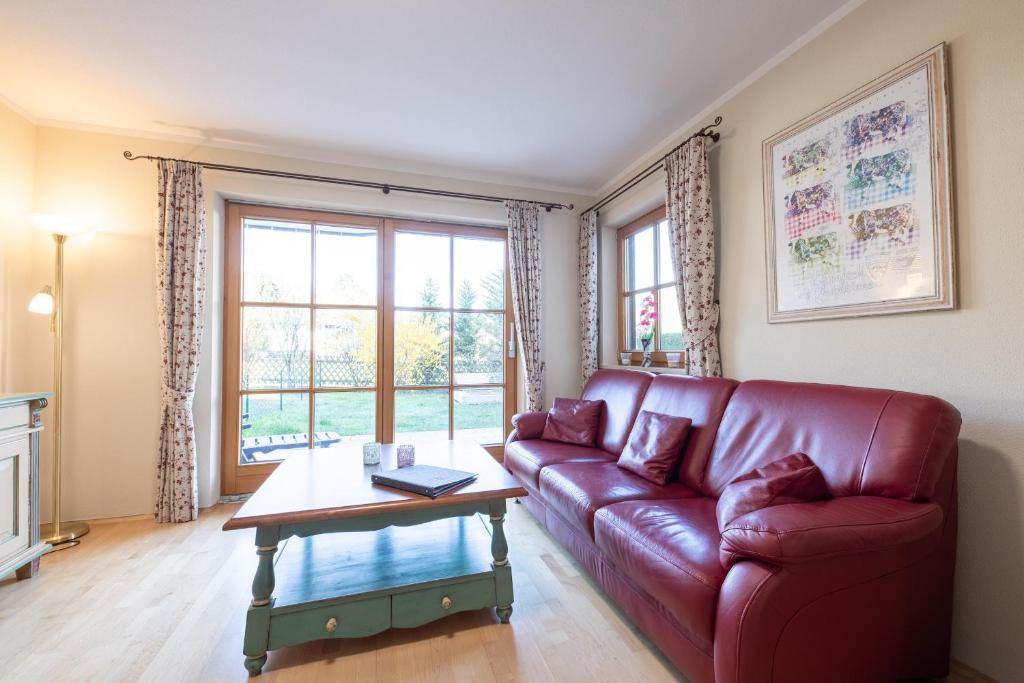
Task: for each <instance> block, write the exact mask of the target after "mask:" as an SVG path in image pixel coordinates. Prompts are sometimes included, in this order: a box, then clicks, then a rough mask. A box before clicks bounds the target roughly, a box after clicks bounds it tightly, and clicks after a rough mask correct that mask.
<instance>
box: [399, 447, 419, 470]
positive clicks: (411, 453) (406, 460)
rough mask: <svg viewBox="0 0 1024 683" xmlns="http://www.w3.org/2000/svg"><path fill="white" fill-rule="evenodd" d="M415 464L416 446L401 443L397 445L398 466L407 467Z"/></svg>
mask: <svg viewBox="0 0 1024 683" xmlns="http://www.w3.org/2000/svg"><path fill="white" fill-rule="evenodd" d="M414 464H416V447H415V446H413V445H412V444H408V443H403V444H400V445H399V446H398V466H399V467H409V466H410V465H414Z"/></svg>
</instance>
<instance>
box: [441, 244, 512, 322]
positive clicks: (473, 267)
mask: <svg viewBox="0 0 1024 683" xmlns="http://www.w3.org/2000/svg"><path fill="white" fill-rule="evenodd" d="M454 249H455V308H475V309H479V308H489V309H503V308H505V243H504V242H503V241H502V240H488V239H473V238H469V237H456V238H455V246H454Z"/></svg>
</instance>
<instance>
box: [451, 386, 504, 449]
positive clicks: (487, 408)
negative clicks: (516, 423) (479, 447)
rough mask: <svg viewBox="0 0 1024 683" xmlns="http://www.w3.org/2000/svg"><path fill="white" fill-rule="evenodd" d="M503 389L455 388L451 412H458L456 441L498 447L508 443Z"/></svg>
mask: <svg viewBox="0 0 1024 683" xmlns="http://www.w3.org/2000/svg"><path fill="white" fill-rule="evenodd" d="M504 391H505V390H504V389H501V388H498V387H495V388H494V389H484V388H476V389H459V388H456V389H455V393H454V395H453V396H452V401H453V402H452V409H453V411H454V412H455V438H459V437H462V438H464V439H471V440H473V441H476V442H477V443H480V444H496V443H501V442H503V441H504V440H505V429H504V427H505V425H504V422H505V411H504V408H505V406H504V404H503V403H502V396H503V394H504Z"/></svg>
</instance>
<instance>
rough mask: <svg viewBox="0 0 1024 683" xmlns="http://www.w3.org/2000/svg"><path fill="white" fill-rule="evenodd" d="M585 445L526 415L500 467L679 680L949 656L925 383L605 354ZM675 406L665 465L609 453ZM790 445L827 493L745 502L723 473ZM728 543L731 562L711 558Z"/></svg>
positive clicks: (944, 564)
mask: <svg viewBox="0 0 1024 683" xmlns="http://www.w3.org/2000/svg"><path fill="white" fill-rule="evenodd" d="M582 398H585V399H589V400H596V399H600V400H603V401H604V407H603V412H602V417H601V421H600V425H599V429H598V437H597V445H596V447H594V448H588V447H583V446H573V445H568V444H563V443H557V442H553V441H544V440H542V439H541V438H540V436H541V433H542V432H543V428H544V421H545V418H546V415H547V414H546V413H521V414H519V415H517V416H516V418H515V419H514V420H513V424H514V427H515V428H514V430H513V431H512V433H511V435H510V436H509V438H508V442H507V444H506V446H505V466H506V467H507V468H508V470H509V471H510V472H511V473H512V474H514V475H515V476H516V477H517V478H518V479H519V480H520V481H521V482H522V484H523V486H524V487H525V488H526V489H528V491H529V494H530V495H529V497H527V498H523V499H522V502H523V504H525V505H526V507H527V508H528V509H529V510H530V511H531V512H532V513H533V515H534V516H535V517H536V518H537V519H538V520H539V521H540V522H541V523H542V524H543V525H544V526H545V527H546V528H547V529H548V531H549V532H550V533H551V535H552V536H553V537H554V538H556V539H557V540H558V541H559V542H560V543H561V544H562V545H564V546H565V547H566V548H567V549H568V550H569V552H571V553H572V554H573V555H574V556H575V557H576V559H578V560H579V561H580V562H581V563H582V564H583V566H584V567H585V568H586V569H587V571H588V572H589V573H590V575H591V576H592V577H593V578H594V580H595V581H597V583H599V584H600V585H601V586H602V587H603V589H604V590H605V592H606V593H607V594H608V595H609V596H610V597H611V598H612V599H613V600H614V601H615V602H616V603H617V604H618V605H619V606H620V607H621V608H622V609H623V610H624V611H625V612H626V613H627V614H628V615H629V616H630V617H631V618H632V619H633V620H634V621H635V622H636V624H637V625H638V626H639V627H640V628H641V629H642V630H643V632H644V633H646V634H647V636H648V637H649V638H650V639H651V640H652V641H653V642H654V643H655V644H656V645H657V646H658V647H659V648H660V649H661V651H662V652H663V653H664V654H665V655H666V656H667V657H668V658H669V659H670V660H671V661H672V662H673V663H674V664H675V665H676V666H677V667H678V668H679V669H680V670H681V671H682V672H683V673H684V674H685V675H686V676H687V677H688V678H689V679H690V680H691V681H692V682H693V683H704V682H710V681H716V682H719V683H739V682H742V683H755V682H758V683H760V682H762V681H764V682H767V681H785V682H790V681H813V682H824V681H828V682H833V681H858V682H862V681H897V680H902V679H907V678H916V677H942V676H945V675H946V674H947V672H948V667H949V640H950V619H951V611H952V588H953V586H952V584H953V564H954V560H955V554H956V526H957V525H956V511H957V507H956V464H957V434H958V433H959V429H960V414H959V413H958V412H957V410H956V409H955V408H953V407H952V406H951V405H949V404H948V403H946V402H944V401H942V400H940V399H937V398H934V397H931V396H922V395H917V394H909V393H904V392H897V391H886V390H880V389H864V388H855V387H845V386H829V385H820V384H798V383H789V382H772V381H750V382H743V383H738V382H735V381H733V380H729V379H712V378H691V377H682V376H675V375H658V376H652V375H651V374H649V373H646V372H638V371H631V370H601V371H599V372H597V373H596V374H595V375H594V376H593V377H592V378H591V380H590V381H589V382H588V383H587V386H586V387H585V388H584V390H583V395H582ZM641 409H644V410H650V411H654V412H658V413H664V414H669V415H677V416H681V417H689V418H691V419H692V421H693V426H692V429H691V431H690V434H689V436H688V437H687V442H686V444H685V446H684V450H683V457H682V459H681V461H680V463H679V466H678V471H677V472H676V476H675V477H674V480H672V481H670V482H669V483H668V484H666V485H664V486H659V485H657V484H653V483H651V482H649V481H647V480H646V479H643V478H640V477H638V476H635V475H633V474H632V473H630V472H628V471H626V470H624V469H622V468H620V467H618V466H617V465H616V460H617V458H618V455H619V453H620V452H621V451H622V449H623V447H624V445H625V442H626V440H627V437H628V436H629V432H630V428H631V426H632V424H633V421H634V419H635V418H636V416H637V413H638V412H639V411H640V410H641ZM794 452H803V453H806V454H807V455H808V456H810V458H811V459H812V460H813V461H814V463H815V464H816V465H817V466H818V467H819V468H820V469H821V471H822V473H823V475H824V478H825V481H826V482H827V484H828V487H829V491H830V493H831V494H832V496H834V497H833V498H832V499H829V500H823V501H817V502H808V503H795V504H789V505H779V506H776V507H769V508H765V509H761V510H756V511H754V512H751V513H748V514H746V515H744V516H742V517H740V518H738V519H736V520H734V521H733V522H731V523H730V524H729V525H728V526H727V527H726V528H725V529H724V530H723V531H722V532H721V533H720V532H719V529H718V524H717V521H716V517H715V506H716V503H717V499H718V497H719V495H720V494H721V492H722V490H723V489H724V488H725V486H726V485H727V484H729V482H731V481H732V480H733V479H735V478H736V477H738V476H740V475H743V474H745V473H747V472H749V471H750V470H752V469H754V468H755V467H759V466H762V465H765V464H767V463H770V462H773V461H775V460H778V459H780V458H783V457H785V456H787V455H789V454H791V453H794ZM720 549H724V550H726V551H727V552H728V553H731V556H732V557H734V558H736V559H737V561H736V562H734V563H732V564H731V566H730V567H729V568H728V569H726V568H725V567H724V566H723V564H722V562H721V560H720V557H719V550H720Z"/></svg>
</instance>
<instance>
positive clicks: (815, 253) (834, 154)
mask: <svg viewBox="0 0 1024 683" xmlns="http://www.w3.org/2000/svg"><path fill="white" fill-rule="evenodd" d="M946 93H947V90H946V58H945V45H944V44H942V45H938V46H936V47H934V48H932V49H931V50H929V51H928V52H926V53H924V54H922V55H920V56H919V57H916V58H915V59H913V60H911V61H910V62H907V63H906V64H904V65H903V66H900V67H898V68H896V69H894V70H893V71H891V72H889V73H887V74H885V75H884V76H882V77H880V78H878V79H876V80H874V81H872V82H871V83H868V84H867V85H865V86H864V87H862V88H860V89H859V90H857V91H856V92H853V93H851V94H849V95H847V96H846V97H844V98H843V99H841V100H839V101H838V102H834V103H833V104H830V105H829V106H827V107H825V108H824V109H822V110H821V111H819V112H816V113H815V114H812V115H811V116H808V117H807V118H805V119H803V120H802V121H799V122H797V123H795V124H793V125H792V126H790V127H789V128H787V129H785V130H783V131H781V132H779V133H777V134H775V135H773V136H772V137H770V138H769V139H767V140H765V141H764V145H763V154H764V202H765V229H766V233H767V234H766V243H767V249H766V258H767V266H768V268H767V273H768V322H770V323H778V322H789V321H795V320H814V319H820V318H840V317H848V316H860V315H877V314H883V313H903V312H907V311H924V310H930V309H949V308H953V307H954V306H955V303H956V302H955V283H954V273H953V269H954V264H953V254H952V248H953V213H952V206H951V203H952V195H951V187H950V172H949V147H950V141H949V113H948V106H947V96H946Z"/></svg>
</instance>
